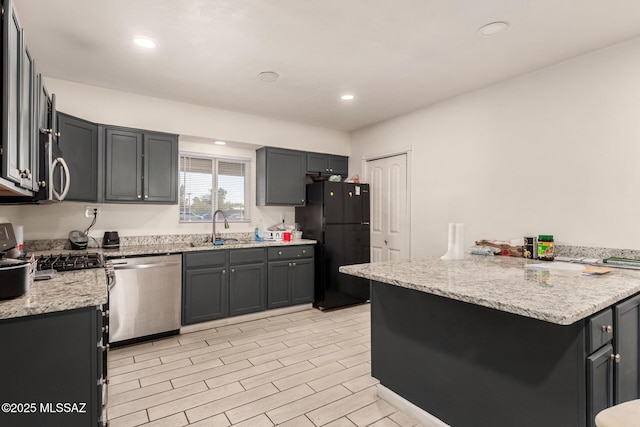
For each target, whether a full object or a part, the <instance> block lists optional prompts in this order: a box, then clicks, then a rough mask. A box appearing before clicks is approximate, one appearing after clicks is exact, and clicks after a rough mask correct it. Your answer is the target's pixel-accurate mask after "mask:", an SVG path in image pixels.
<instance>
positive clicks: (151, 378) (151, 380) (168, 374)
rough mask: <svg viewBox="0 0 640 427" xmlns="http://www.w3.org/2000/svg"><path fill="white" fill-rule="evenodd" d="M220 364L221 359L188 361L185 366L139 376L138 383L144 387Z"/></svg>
mask: <svg viewBox="0 0 640 427" xmlns="http://www.w3.org/2000/svg"><path fill="white" fill-rule="evenodd" d="M185 360H189V359H185ZM176 362H178V361H176ZM176 362H170V363H167V364H166V365H170V364H171V363H176ZM222 365H223V363H222V360H220V359H213V360H209V361H207V362H204V363H198V364H197V365H192V364H191V363H189V364H188V365H186V366H182V367H177V368H175V369H171V370H164V371H162V372H158V373H154V374H152V375H147V376H144V377H141V378H140V385H141V386H142V387H146V386H150V385H152V384H157V383H160V382H163V381H168V380H172V379H175V378H180V377H182V376H186V375H191V374H194V373H199V372H202V371H206V370H209V369H213V368H217V367H218V366H222Z"/></svg>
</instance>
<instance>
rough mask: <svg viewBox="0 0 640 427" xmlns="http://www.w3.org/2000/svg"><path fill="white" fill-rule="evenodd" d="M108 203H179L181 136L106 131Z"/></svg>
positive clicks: (109, 128)
mask: <svg viewBox="0 0 640 427" xmlns="http://www.w3.org/2000/svg"><path fill="white" fill-rule="evenodd" d="M105 150H106V154H105V156H106V157H105V197H104V200H105V201H106V202H124V203H126V202H137V203H177V202H178V197H177V187H178V137H177V135H169V134H160V133H152V132H145V131H138V130H135V129H124V128H117V127H111V126H109V127H106V129H105Z"/></svg>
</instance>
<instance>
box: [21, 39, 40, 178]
mask: <svg viewBox="0 0 640 427" xmlns="http://www.w3.org/2000/svg"><path fill="white" fill-rule="evenodd" d="M21 45H22V46H21V47H22V49H21V55H22V63H21V65H22V69H21V73H20V132H19V134H20V136H19V138H18V168H19V172H20V186H21V187H22V188H25V189H27V190H34V189H37V187H36V186H35V183H36V179H35V177H36V176H37V175H38V173H37V170H36V168H37V163H36V161H37V158H36V150H37V147H38V145H37V135H36V134H35V120H36V110H35V102H34V101H35V93H34V88H35V78H36V65H35V61H34V60H33V57H32V56H31V52H30V51H29V48H28V47H27V44H26V42H25V37H24V30H23V31H22V36H21Z"/></svg>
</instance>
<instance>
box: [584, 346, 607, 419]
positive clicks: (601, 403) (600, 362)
mask: <svg viewBox="0 0 640 427" xmlns="http://www.w3.org/2000/svg"><path fill="white" fill-rule="evenodd" d="M612 354H613V347H612V346H611V344H607V345H606V346H604V347H602V349H600V350H599V351H597V352H595V353H593V354H592V355H591V356H589V357H588V358H587V426H588V427H595V423H594V419H595V417H596V414H597V413H598V412H600V411H602V410H603V409H606V408H608V407H609V406H611V405H613V367H612V363H613V361H612V360H611V355H612Z"/></svg>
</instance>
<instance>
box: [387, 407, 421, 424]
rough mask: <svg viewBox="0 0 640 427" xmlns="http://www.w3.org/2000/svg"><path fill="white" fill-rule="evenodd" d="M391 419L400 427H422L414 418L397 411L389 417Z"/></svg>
mask: <svg viewBox="0 0 640 427" xmlns="http://www.w3.org/2000/svg"><path fill="white" fill-rule="evenodd" d="M389 419H390V420H393V421H394V422H395V423H396V424H398V425H399V426H400V427H416V426H418V427H420V426H421V424H420V423H419V422H418V421H417V420H416V419H415V418H413V417H411V416H409V415H407V414H405V413H404V412H400V411H396V412H394V413H393V414H391V415H389Z"/></svg>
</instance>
